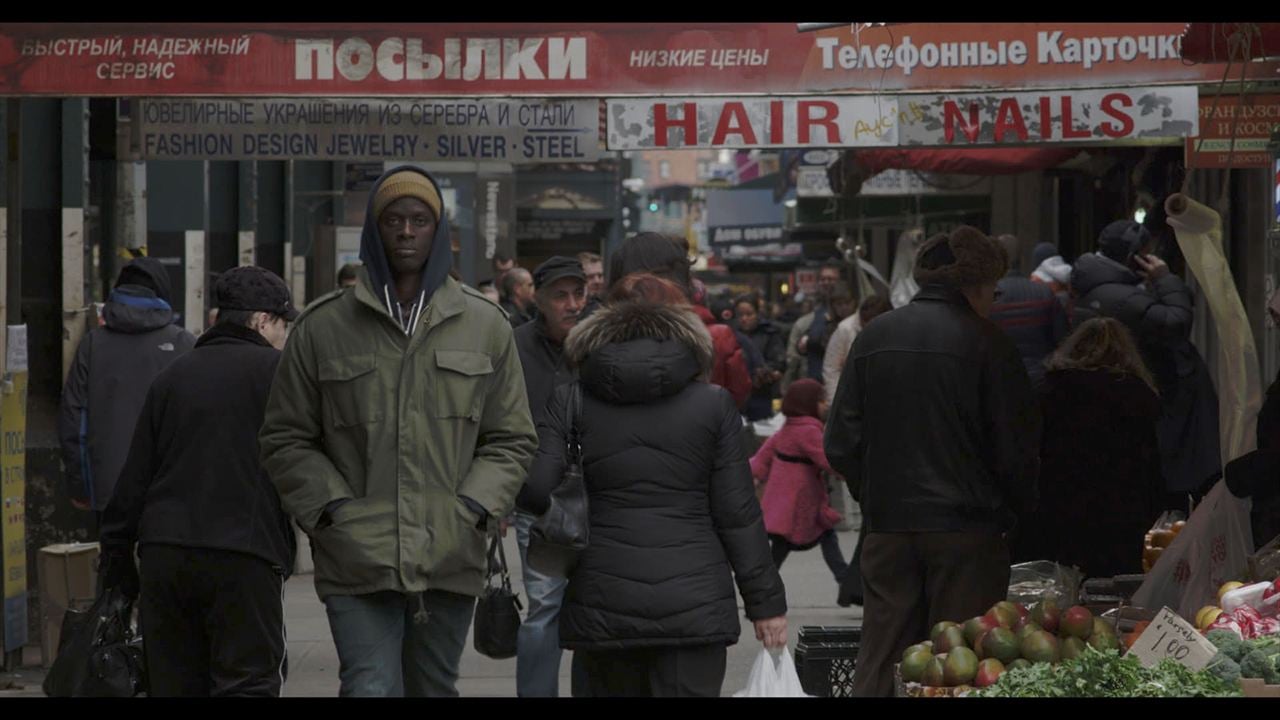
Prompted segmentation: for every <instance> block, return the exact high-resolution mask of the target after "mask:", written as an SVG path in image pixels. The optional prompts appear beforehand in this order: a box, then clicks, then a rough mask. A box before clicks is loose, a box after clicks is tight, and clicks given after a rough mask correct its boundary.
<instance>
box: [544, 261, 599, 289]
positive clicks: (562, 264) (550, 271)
mask: <svg viewBox="0 0 1280 720" xmlns="http://www.w3.org/2000/svg"><path fill="white" fill-rule="evenodd" d="M567 277H571V278H577V279H579V280H581V281H582V282H584V283H585V282H586V281H587V273H586V272H585V271H583V269H582V263H580V262H578V259H577V258H570V257H565V256H563V255H556V256H555V257H552V258H549V259H548V260H547V261H546V262H544V263H542V264H541V265H539V266H538V267H537V268H535V269H534V271H533V288H534V289H535V290H541V289H542V288H544V287H546V286H547V285H550V284H551V283H553V282H555V281H557V280H559V279H560V278H567Z"/></svg>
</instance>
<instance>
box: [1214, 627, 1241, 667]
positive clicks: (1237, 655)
mask: <svg viewBox="0 0 1280 720" xmlns="http://www.w3.org/2000/svg"><path fill="white" fill-rule="evenodd" d="M1204 637H1205V639H1206V640H1208V641H1209V642H1211V643H1213V646H1214V647H1216V648H1218V650H1219V651H1220V652H1221V653H1222V654H1223V655H1226V656H1227V657H1229V658H1231V659H1232V660H1235V661H1236V662H1241V661H1243V660H1244V656H1245V654H1246V653H1248V652H1249V646H1248V645H1246V644H1245V642H1244V640H1241V639H1240V636H1239V635H1237V634H1235V633H1234V632H1232V631H1230V630H1222V629H1219V630H1210V631H1209V632H1208V633H1206V634H1205V636H1204Z"/></svg>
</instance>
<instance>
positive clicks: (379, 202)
mask: <svg viewBox="0 0 1280 720" xmlns="http://www.w3.org/2000/svg"><path fill="white" fill-rule="evenodd" d="M402 197H411V198H417V199H419V200H421V201H422V202H424V203H426V204H427V207H429V208H431V212H433V213H435V216H436V222H439V221H440V204H441V203H440V193H439V192H437V191H436V187H435V185H432V184H431V181H430V180H428V179H427V178H426V176H425V175H423V174H422V173H420V172H414V171H413V170H401V171H400V172H398V173H395V174H394V175H391V176H390V177H388V178H387V179H386V181H384V182H383V183H382V185H379V186H378V191H377V192H376V193H375V194H374V196H373V217H374V219H377V218H380V217H382V211H383V210H386V209H387V206H388V205H390V204H391V203H393V202H395V201H396V200H399V199H400V198H402Z"/></svg>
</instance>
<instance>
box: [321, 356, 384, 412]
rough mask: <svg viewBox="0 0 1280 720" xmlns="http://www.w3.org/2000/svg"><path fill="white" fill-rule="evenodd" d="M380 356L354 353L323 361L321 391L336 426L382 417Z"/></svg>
mask: <svg viewBox="0 0 1280 720" xmlns="http://www.w3.org/2000/svg"><path fill="white" fill-rule="evenodd" d="M377 368H378V364H377V358H376V356H374V355H350V356H347V357H340V358H329V359H327V360H322V361H321V362H320V367H319V376H320V387H321V393H322V394H323V395H324V398H325V405H326V408H327V409H328V412H329V416H330V418H331V420H332V422H333V426H334V427H352V426H355V425H363V424H365V423H371V422H377V421H379V420H381V419H382V413H383V406H382V402H380V400H381V396H380V394H379V393H378V374H377V372H375V371H376V370H377Z"/></svg>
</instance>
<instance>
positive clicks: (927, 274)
mask: <svg viewBox="0 0 1280 720" xmlns="http://www.w3.org/2000/svg"><path fill="white" fill-rule="evenodd" d="M1008 267H1009V255H1008V253H1007V252H1005V249H1004V248H1003V247H1001V246H1000V243H998V242H996V241H995V240H992V239H991V238H989V237H987V236H986V235H984V234H983V233H982V231H980V230H978V229H977V228H973V227H970V226H968V225H961V226H960V227H958V228H956V229H955V230H952V231H951V232H950V233H939V234H937V235H934V236H933V237H931V238H929V239H928V240H926V241H925V243H924V245H922V246H921V247H920V252H919V253H918V254H917V255H916V268H915V280H916V282H917V283H919V284H921V285H928V284H941V285H949V286H951V287H954V288H965V287H976V286H979V285H986V284H987V283H993V282H995V281H997V280H999V279H1000V278H1002V277H1004V274H1005V271H1006V270H1007V269H1008Z"/></svg>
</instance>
